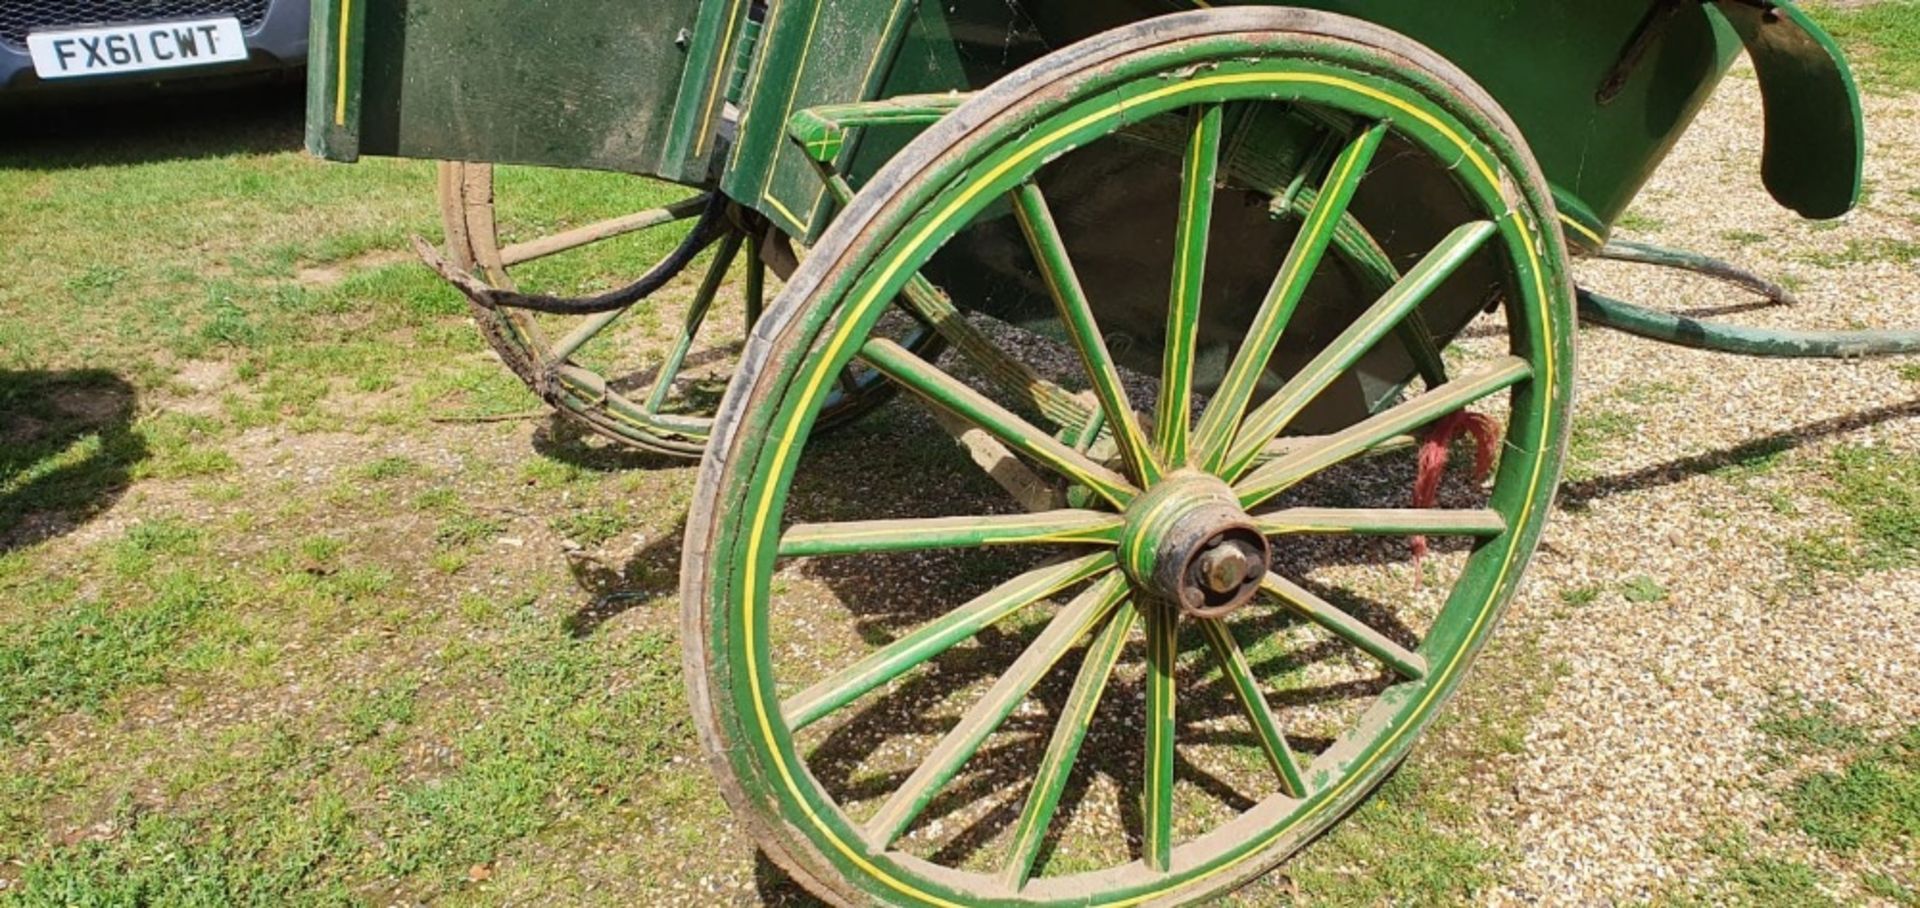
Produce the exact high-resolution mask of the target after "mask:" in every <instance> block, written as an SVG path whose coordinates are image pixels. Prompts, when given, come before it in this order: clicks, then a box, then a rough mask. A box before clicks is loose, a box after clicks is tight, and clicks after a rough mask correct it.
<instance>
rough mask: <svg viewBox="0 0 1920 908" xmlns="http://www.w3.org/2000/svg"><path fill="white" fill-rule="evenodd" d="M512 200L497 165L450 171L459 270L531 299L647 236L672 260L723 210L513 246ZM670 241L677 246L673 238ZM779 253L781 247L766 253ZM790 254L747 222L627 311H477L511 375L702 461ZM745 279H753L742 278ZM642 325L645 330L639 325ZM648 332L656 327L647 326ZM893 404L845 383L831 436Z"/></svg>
mask: <svg viewBox="0 0 1920 908" xmlns="http://www.w3.org/2000/svg"><path fill="white" fill-rule="evenodd" d="M505 192H506V187H505V186H503V185H501V184H498V183H496V181H495V173H494V167H493V166H492V165H490V164H470V163H460V162H451V161H450V162H443V163H442V164H441V165H440V174H439V193H440V209H441V215H442V220H443V223H444V226H445V229H446V236H447V250H448V255H449V259H450V261H451V262H452V263H453V264H454V265H455V266H456V267H458V268H460V269H461V270H463V271H467V272H470V273H473V274H475V275H477V276H478V277H480V278H481V279H482V280H484V281H485V282H486V283H488V284H490V285H492V286H493V287H496V288H500V289H510V290H511V289H523V288H520V287H518V286H517V285H518V284H519V283H521V281H520V280H519V279H518V277H517V276H518V275H521V274H522V273H523V272H524V271H526V270H527V269H528V268H530V267H532V266H533V264H534V263H537V262H539V261H540V260H543V259H547V258H549V257H555V256H565V255H569V254H578V253H579V252H580V251H582V250H586V249H588V248H589V247H595V246H601V245H603V244H607V243H610V242H622V243H625V242H629V241H630V240H631V239H634V238H637V237H640V236H650V237H652V238H654V239H656V240H668V241H667V242H654V243H652V244H650V245H652V246H654V247H657V251H656V253H655V254H656V255H665V254H667V253H666V251H665V250H667V249H670V248H672V246H673V245H674V242H677V241H678V240H679V239H680V237H681V236H683V235H684V234H685V233H686V232H687V230H688V228H689V227H690V226H691V225H692V224H693V223H694V222H695V221H696V220H697V219H698V218H699V217H700V216H701V215H702V214H703V213H704V212H705V211H706V209H707V206H708V205H709V204H710V203H711V201H712V197H711V196H710V195H706V194H692V191H691V190H689V197H688V198H686V199H683V200H681V201H678V202H674V203H672V204H668V205H665V206H662V207H659V208H654V209H649V210H643V211H637V212H633V213H629V214H625V215H620V216H617V217H613V218H610V219H607V220H604V221H598V222H594V223H590V224H585V225H581V226H576V227H572V228H570V229H566V230H561V231H559V232H555V233H551V234H545V235H532V236H526V237H524V238H516V241H515V242H511V243H505V242H502V236H503V230H502V219H503V211H502V204H501V202H500V199H499V196H500V195H501V194H503V193H505ZM514 202H515V200H512V199H509V200H507V201H506V202H505V203H504V204H505V208H506V212H505V214H513V213H518V214H520V215H523V216H524V215H527V214H530V213H529V212H525V211H524V210H521V209H515V208H514ZM519 202H520V204H521V205H526V204H528V203H527V201H526V200H519ZM531 214H537V213H531ZM662 233H666V234H671V236H667V237H661V236H659V234H662ZM769 244H771V245H777V246H779V247H780V248H779V249H777V250H775V251H773V252H772V254H768V255H763V254H762V252H763V248H764V247H765V246H767V245H769ZM785 247H786V243H785V240H784V238H782V237H779V236H778V235H775V234H772V233H770V232H767V231H766V230H765V228H764V227H763V226H759V225H757V224H755V223H753V222H752V221H751V219H750V216H746V215H742V216H740V217H738V218H734V219H731V220H730V221H729V222H728V223H727V224H726V227H725V232H724V233H723V234H722V235H721V237H720V238H719V239H717V240H715V241H714V243H713V245H712V246H711V247H710V249H709V250H708V251H707V252H706V253H705V255H704V256H703V257H702V258H701V259H700V260H696V261H694V262H693V263H692V264H691V265H690V266H689V267H687V269H686V273H685V274H684V275H682V276H680V277H679V278H678V279H677V280H675V281H673V282H670V283H668V284H667V285H666V286H664V287H662V288H661V289H660V290H659V291H656V292H655V293H654V294H652V295H650V296H648V297H647V298H645V299H642V300H640V301H639V302H636V303H634V304H633V305H631V306H628V307H626V308H623V309H618V310H615V311H611V312H604V313H599V314H594V315H582V316H559V315H546V314H536V313H532V312H528V311H521V310H513V309H500V308H489V307H486V306H481V305H478V304H475V305H473V307H472V309H473V316H474V319H475V321H476V323H477V324H478V325H479V328H480V331H481V334H482V335H483V336H484V337H485V338H486V339H487V342H488V343H489V344H490V345H491V346H492V347H493V349H494V350H495V351H496V352H497V353H498V354H499V356H500V358H501V360H502V361H503V362H505V363H506V365H507V367H508V368H509V369H511V370H513V372H514V374H515V375H517V376H519V377H520V379H521V380H522V381H524V382H526V384H527V387H529V388H530V389H532V390H533V391H534V393H536V394H538V395H539V396H540V397H541V399H542V400H544V401H546V402H547V403H548V404H549V405H551V406H552V407H553V408H554V409H555V410H557V411H558V412H560V413H562V414H564V415H566V416H567V417H570V418H571V419H573V420H575V421H577V422H578V423H580V424H582V425H585V426H587V427H589V428H591V429H593V430H594V431H596V432H598V433H600V434H602V435H605V436H607V437H609V438H612V439H615V440H617V441H619V442H622V443H624V444H627V445H631V446H633V447H636V448H640V449H644V450H648V451H654V452H657V453H662V454H668V455H673V456H676V457H688V458H696V457H699V456H700V454H701V452H702V451H704V450H705V449H706V441H707V435H708V433H709V431H710V430H711V427H712V423H713V411H714V410H715V409H716V408H717V407H718V405H719V400H720V397H721V394H722V393H723V392H724V390H725V387H726V383H727V381H728V380H729V379H730V378H731V377H732V374H733V370H734V368H735V366H736V365H737V363H738V361H739V355H740V350H741V347H742V346H743V344H744V341H745V337H746V334H747V332H748V331H750V330H751V328H752V325H753V323H754V322H755V321H756V320H758V318H759V317H760V313H761V312H762V311H763V309H764V302H765V298H766V293H767V281H768V271H769V270H770V267H769V264H768V261H769V260H771V261H773V262H776V263H782V262H788V261H790V259H791V252H790V250H788V249H786V248H785ZM621 251H622V252H626V251H627V250H624V249H623V250H621ZM642 257H643V258H647V259H651V258H652V256H642ZM623 264H624V267H623V268H622V270H621V273H622V274H627V273H628V272H631V273H632V274H638V273H641V272H643V271H644V270H645V269H646V267H647V266H651V265H653V261H651V260H647V261H639V262H628V263H623ZM636 265H637V266H639V267H635V266H636ZM736 267H737V268H738V270H739V275H738V277H737V278H732V274H733V272H734V270H735V269H736ZM775 270H778V271H781V272H784V271H785V270H790V269H787V268H780V269H775ZM730 278H731V279H732V280H733V283H732V284H730V283H729V281H730ZM735 293H737V294H738V296H739V297H740V299H741V301H742V302H741V304H740V305H738V306H729V305H727V300H726V297H728V296H732V295H733V294H735ZM642 313H644V315H645V317H644V318H636V316H639V315H641V314H642ZM636 321H642V322H645V323H646V324H643V325H639V326H636V325H634V322H636ZM936 337H937V336H936V335H935V334H934V333H933V332H932V331H931V330H918V329H910V330H909V331H907V333H906V334H903V335H900V338H901V339H902V340H903V342H905V343H907V344H908V345H909V346H912V347H914V348H915V349H919V350H922V351H923V352H924V351H925V350H927V349H928V348H927V345H928V344H929V343H935V342H937V341H936V340H935V338H936ZM889 393H891V388H890V387H889V386H887V385H886V384H885V383H884V382H882V381H881V380H880V379H879V378H878V377H877V376H874V375H871V374H870V373H867V372H864V371H861V370H854V372H853V373H852V374H850V375H849V376H847V378H846V380H844V381H842V382H840V383H839V384H838V385H836V388H835V393H834V395H833V401H832V402H831V403H830V404H829V406H828V408H827V411H826V414H825V419H824V420H823V426H832V425H836V424H839V423H843V422H846V421H848V420H851V419H853V418H855V417H857V416H859V415H860V414H861V413H863V412H865V411H866V410H867V409H870V408H871V407H872V406H874V405H875V404H877V403H879V402H880V401H881V400H883V399H884V398H885V397H886V396H887V395H888V394H889Z"/></svg>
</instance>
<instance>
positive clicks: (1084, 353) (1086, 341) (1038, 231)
mask: <svg viewBox="0 0 1920 908" xmlns="http://www.w3.org/2000/svg"><path fill="white" fill-rule="evenodd" d="M1013 204H1014V213H1015V214H1016V215H1017V216H1018V217H1019V221H1020V230H1021V232H1022V233H1024V234H1026V237H1027V247H1028V248H1029V249H1031V250H1032V251H1033V258H1034V261H1036V262H1038V263H1039V265H1040V274H1041V276H1042V277H1043V278H1045V279H1046V282H1047V289H1048V290H1049V291H1051V292H1052V294H1053V303H1054V306H1055V308H1057V309H1058V310H1059V312H1060V321H1061V323H1062V324H1063V325H1065V326H1066V329H1067V335H1068V336H1069V337H1071V338H1072V339H1073V346H1074V349H1076V350H1078V351H1080V362H1081V364H1082V365H1084V366H1086V369H1087V376H1088V377H1089V378H1090V379H1091V380H1092V382H1093V393H1094V396H1095V397H1097V398H1099V400H1100V409H1101V412H1103V413H1105V414H1106V415H1107V422H1108V423H1109V424H1110V425H1112V427H1113V430H1114V443H1115V444H1116V445H1117V446H1118V447H1119V448H1120V456H1121V458H1122V459H1124V460H1125V461H1126V464H1127V469H1128V471H1129V472H1131V473H1132V474H1133V478H1134V480H1135V481H1136V482H1139V483H1140V484H1141V485H1142V486H1146V485H1151V484H1152V483H1155V482H1158V481H1159V480H1160V473H1161V470H1160V465H1159V464H1158V463H1156V462H1154V459H1153V452H1152V451H1150V450H1148V449H1147V440H1146V436H1145V435H1144V434H1142V433H1141V431H1140V420H1139V418H1138V417H1137V416H1135V415H1134V412H1133V404H1131V403H1130V402H1128V400H1127V391H1126V388H1124V387H1122V386H1121V384H1120V370H1118V369H1116V368H1114V365H1113V355H1112V354H1111V353H1109V352H1108V351H1107V342H1106V339H1105V337H1103V336H1102V335H1101V333H1100V326H1099V325H1098V324H1097V323H1096V322H1095V321H1094V318H1093V307H1092V306H1091V305H1090V304H1088V302H1087V293H1086V289H1085V288H1084V287H1082V286H1081V285H1080V276H1079V275H1078V274H1076V273H1074V270H1073V260H1072V259H1071V258H1069V257H1068V256H1067V246H1066V243H1065V242H1064V241H1063V240H1062V239H1061V237H1060V227H1059V225H1057V224H1055V223H1054V220H1053V212H1052V211H1050V210H1048V208H1047V200H1046V197H1045V196H1043V195H1041V193H1040V187H1038V186H1035V185H1034V184H1032V183H1023V184H1021V186H1020V188H1018V189H1016V190H1014V192H1013Z"/></svg>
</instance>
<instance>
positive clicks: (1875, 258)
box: [1800, 237, 1920, 269]
mask: <svg viewBox="0 0 1920 908" xmlns="http://www.w3.org/2000/svg"><path fill="white" fill-rule="evenodd" d="M1800 260H1801V261H1804V262H1806V263H1807V264H1810V265H1815V266H1817V267H1820V268H1828V269H1834V268H1847V267H1851V266H1853V265H1864V264H1871V263H1874V262H1888V263H1891V264H1896V265H1906V264H1912V263H1913V262H1916V261H1920V243H1915V242H1911V241H1908V240H1899V239H1893V238H1891V237H1875V238H1874V239H1871V240H1848V241H1847V244H1846V246H1844V247H1842V248H1841V249H1839V250H1838V251H1831V252H1829V251H1818V250H1814V251H1807V252H1802V253H1800Z"/></svg>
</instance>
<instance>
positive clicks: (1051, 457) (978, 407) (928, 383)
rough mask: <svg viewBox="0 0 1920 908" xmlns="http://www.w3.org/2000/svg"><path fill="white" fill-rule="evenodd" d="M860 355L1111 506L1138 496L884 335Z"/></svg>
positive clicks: (1106, 471) (1119, 478)
mask: <svg viewBox="0 0 1920 908" xmlns="http://www.w3.org/2000/svg"><path fill="white" fill-rule="evenodd" d="M860 356H861V357H862V358H863V359H865V360H866V361H867V362H868V364H870V365H872V366H873V367H874V368H875V369H878V370H880V371H881V372H882V373H884V374H886V376H887V377H888V378H891V379H893V380H894V381H897V382H899V383H900V384H902V385H904V386H906V388H907V389H909V390H911V391H913V392H914V393H915V394H918V395H920V396H921V397H924V398H926V399H927V401H928V402H929V403H932V404H933V405H934V406H937V407H940V408H941V409H944V410H946V411H948V412H950V413H953V414H954V415H955V416H958V417H960V418H961V419H964V420H966V421H968V422H971V423H973V424H974V425H976V426H979V427H980V428H981V429H984V430H986V432H987V433H988V434H990V435H993V436H994V437H995V438H998V439H1000V440H1001V441H1003V442H1006V443H1007V445H1008V446H1009V447H1011V448H1013V449H1014V450H1016V451H1019V452H1020V453H1022V454H1025V455H1027V456H1028V457H1031V458H1033V459H1034V460H1037V461H1039V462H1040V463H1041V464H1042V465H1044V466H1046V467H1047V468H1049V469H1051V470H1053V471H1054V472H1056V473H1059V474H1060V475H1061V476H1064V477H1066V478H1068V479H1070V480H1073V481H1074V482H1077V483H1080V484H1081V485H1084V486H1086V487H1087V488H1089V489H1092V490H1093V491H1094V493H1095V494H1097V495H1099V496H1100V497H1102V498H1105V499H1106V500H1107V501H1109V502H1111V503H1112V504H1113V505H1115V506H1116V507H1125V506H1126V504H1127V502H1129V501H1131V500H1133V497H1134V495H1135V494H1137V493H1138V490H1136V489H1135V488H1134V487H1133V486H1132V485H1129V484H1128V483H1127V480H1126V477H1123V476H1121V475H1120V474H1118V473H1115V472H1113V471H1112V470H1109V469H1107V468H1106V467H1104V466H1101V465H1100V464H1097V463H1094V462H1093V461H1092V460H1091V459H1089V458H1088V457H1087V456H1086V455H1085V454H1082V453H1080V452H1079V451H1075V450H1074V449H1072V448H1070V447H1067V446H1066V445H1064V444H1061V443H1060V442H1059V440H1057V439H1055V438H1054V437H1053V436H1052V435H1049V434H1047V433H1046V432H1044V431H1042V430H1040V429H1039V428H1036V427H1035V426H1034V425H1033V424H1032V423H1030V422H1027V421H1026V420H1024V419H1021V418H1020V417H1019V416H1017V415H1015V414H1014V413H1013V412H1012V411H1010V410H1008V409H1007V408H1005V407H1002V406H1000V405H999V404H997V403H994V402H993V401H992V400H989V399H988V398H987V397H986V395H983V394H981V393H980V392H978V391H975V390H973V389H972V388H970V387H967V386H966V385H965V384H964V383H962V382H961V381H960V380H959V379H956V378H954V377H953V376H951V375H948V374H947V373H945V372H942V371H940V370H939V369H938V368H935V367H934V366H933V365H932V364H931V363H928V362H927V361H926V360H923V359H921V358H920V357H918V356H915V355H913V353H911V352H910V351H908V350H907V349H906V348H905V347H902V346H900V345H899V344H897V343H895V342H893V341H891V340H888V339H886V338H884V337H876V338H873V339H871V340H868V341H867V343H866V345H865V346H863V347H861V348H860Z"/></svg>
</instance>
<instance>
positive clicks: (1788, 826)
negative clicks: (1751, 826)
mask: <svg viewBox="0 0 1920 908" xmlns="http://www.w3.org/2000/svg"><path fill="white" fill-rule="evenodd" d="M1755 728H1756V730H1758V731H1759V732H1760V733H1761V735H1762V737H1763V740H1764V741H1765V742H1766V743H1765V747H1764V750H1763V751H1762V756H1763V757H1764V758H1765V762H1766V763H1767V764H1768V765H1770V766H1773V767H1776V768H1777V770H1776V771H1775V772H1770V773H1768V774H1767V776H1766V778H1767V779H1768V780H1769V781H1765V782H1761V783H1759V784H1761V785H1762V787H1763V788H1764V789H1766V791H1767V793H1768V794H1769V795H1770V796H1771V797H1772V798H1773V800H1774V802H1775V804H1776V808H1777V809H1776V811H1775V815H1774V818H1773V819H1772V820H1771V821H1770V822H1769V823H1768V824H1767V828H1766V829H1764V830H1756V831H1754V832H1752V833H1749V832H1747V831H1744V830H1738V831H1726V832H1723V833H1722V834H1719V835H1716V836H1714V837H1712V838H1710V839H1708V840H1707V841H1706V842H1704V843H1703V847H1704V850H1705V851H1706V852H1707V853H1708V854H1709V855H1711V856H1712V857H1713V858H1714V859H1715V861H1716V864H1717V865H1718V869H1717V871H1716V873H1715V874H1714V876H1713V877H1712V878H1711V879H1710V880H1709V881H1708V882H1707V883H1706V885H1705V886H1704V887H1701V888H1699V889H1698V890H1696V891H1693V892H1691V893H1689V896H1690V898H1689V899H1682V901H1690V900H1696V899H1697V900H1702V901H1707V902H1711V903H1715V904H1727V903H1733V904H1755V905H1758V904H1795V905H1801V904H1838V903H1841V902H1848V903H1851V902H1853V901H1856V899H1853V898H1849V897H1846V895H1845V894H1846V893H1848V892H1850V891H1859V892H1864V893H1871V894H1873V895H1875V896H1877V897H1879V898H1882V899H1887V900H1890V901H1892V902H1893V903H1895V904H1912V903H1913V902H1914V892H1915V886H1916V883H1917V882H1920V880H1916V879H1915V878H1914V877H1913V867H1912V862H1911V860H1900V857H1901V856H1908V857H1910V856H1911V855H1913V854H1914V853H1915V849H1916V848H1917V847H1920V724H1909V725H1907V726H1905V727H1896V728H1894V729H1891V730H1885V731H1876V730H1873V729H1869V728H1865V727H1862V726H1860V725H1858V724H1855V723H1851V722H1848V721H1846V720H1844V719H1842V718H1841V717H1840V714H1839V711H1838V710H1837V709H1836V708H1835V706H1834V705H1833V704H1831V703H1824V702H1810V701H1808V700H1806V699H1805V698H1802V697H1799V696H1795V695H1792V694H1783V695H1781V696H1779V697H1776V698H1775V700H1774V701H1773V702H1772V703H1771V704H1769V706H1768V709H1767V713H1766V715H1765V716H1764V717H1762V719H1761V720H1760V721H1759V722H1758V723H1757V724H1756V726H1755ZM1781 779H1784V781H1781ZM1815 864H1818V865H1819V867H1820V868H1824V869H1816V866H1815Z"/></svg>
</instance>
